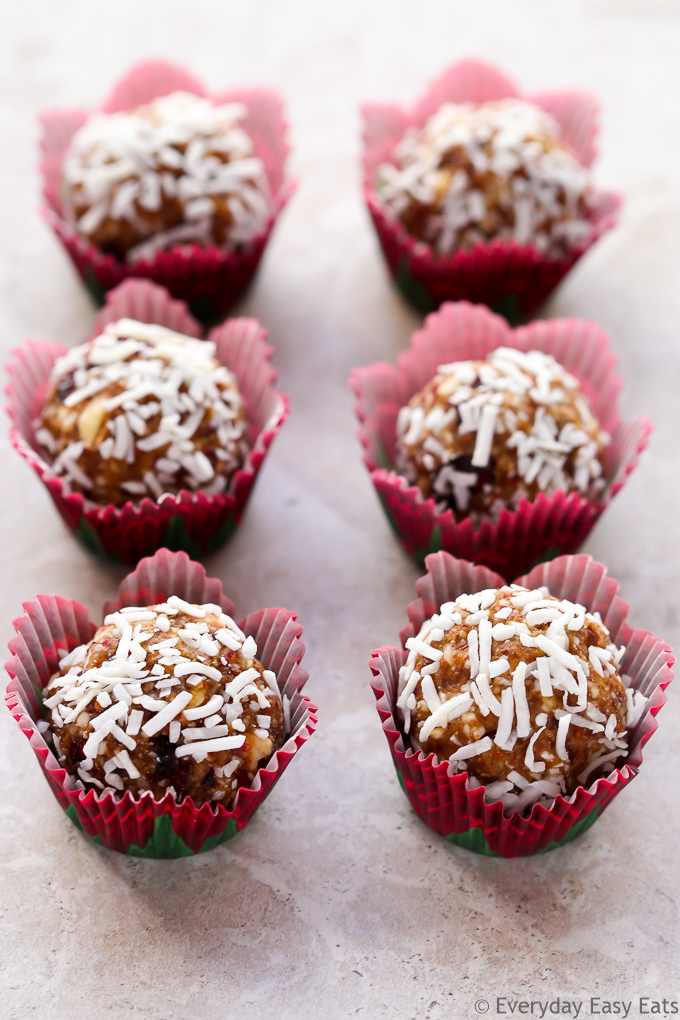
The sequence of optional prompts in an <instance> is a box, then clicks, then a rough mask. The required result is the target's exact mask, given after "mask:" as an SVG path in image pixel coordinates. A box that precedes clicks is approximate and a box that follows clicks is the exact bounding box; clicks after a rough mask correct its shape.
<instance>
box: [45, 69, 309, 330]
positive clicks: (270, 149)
mask: <svg viewBox="0 0 680 1020" xmlns="http://www.w3.org/2000/svg"><path fill="white" fill-rule="evenodd" d="M178 90H182V91H185V92H192V93H194V94H195V95H199V96H207V98H211V97H210V96H209V95H208V94H207V93H206V91H205V90H204V88H203V86H202V85H201V83H200V82H199V81H198V80H197V79H196V78H194V77H193V76H192V75H190V74H188V73H187V72H186V71H184V70H182V69H181V68H179V67H175V66H173V65H171V64H166V63H163V62H158V61H149V62H145V63H143V64H140V65H138V66H137V67H135V68H133V70H132V71H130V72H129V73H128V74H127V75H126V76H125V77H124V78H123V79H122V81H121V82H120V83H119V84H118V85H117V86H116V87H115V89H114V91H113V93H112V95H111V96H110V98H109V99H108V100H107V102H106V103H104V104H103V106H102V107H101V110H102V111H103V112H106V113H114V112H116V111H119V110H130V109H133V108H134V107H136V106H138V105H140V104H144V103H149V102H151V100H153V99H155V98H156V97H158V96H163V95H167V94H168V93H170V92H175V91H178ZM212 98H213V100H214V102H216V103H228V102H242V103H244V104H245V105H246V107H247V114H246V116H245V118H244V120H243V127H244V130H245V131H246V132H247V133H248V134H249V135H250V137H251V139H252V142H253V147H254V150H255V153H256V155H257V156H259V157H260V159H262V161H263V163H264V166H265V170H266V173H267V177H268V180H269V184H270V189H271V194H272V213H271V216H270V218H269V220H268V222H267V225H266V227H265V228H264V230H263V231H262V232H261V233H260V234H258V235H257V236H256V237H254V238H253V239H252V241H250V242H249V244H248V245H247V246H245V247H243V248H240V249H237V250H231V251H227V250H224V249H221V248H218V247H217V246H215V245H209V246H206V247H203V246H200V245H198V244H183V245H174V246H172V247H170V248H168V249H166V250H164V251H159V252H158V253H157V254H156V255H154V256H153V257H151V258H149V259H140V260H139V261H137V262H131V263H127V262H121V261H119V260H118V259H117V258H115V257H114V256H113V255H110V254H106V253H104V252H102V251H100V250H99V249H98V248H96V247H95V246H94V245H92V244H89V243H88V242H87V241H86V240H85V239H84V238H82V237H81V236H80V235H78V234H77V233H76V232H75V230H74V229H73V227H72V226H71V224H69V223H68V222H67V221H66V219H65V217H64V214H63V206H62V199H61V174H62V165H63V160H64V156H65V153H66V150H67V148H68V146H69V144H70V141H71V139H72V137H73V135H74V134H75V132H76V131H77V130H78V128H80V127H81V126H82V125H83V124H84V123H85V121H86V120H87V118H88V116H89V112H88V111H86V110H48V111H46V112H45V113H44V114H43V115H42V117H41V123H42V129H43V136H42V141H41V151H42V160H41V166H40V169H41V173H42V178H43V196H44V200H45V206H44V208H43V217H44V218H45V220H46V222H47V223H48V224H49V225H50V227H52V229H53V230H54V232H55V233H56V235H57V237H58V238H59V240H60V241H61V243H62V244H63V245H64V247H65V249H66V251H67V252H68V254H69V256H70V257H71V260H72V261H73V264H74V265H75V267H76V269H77V270H78V273H79V274H80V276H81V277H82V280H83V282H84V283H85V286H86V287H87V288H88V290H89V291H90V293H91V294H92V296H93V298H94V299H95V301H97V302H98V303H99V304H102V303H103V300H104V295H105V294H106V292H107V291H109V290H111V288H113V287H117V286H118V285H119V284H120V283H121V282H122V281H123V280H126V279H128V278H134V277H145V278H147V279H149V280H153V281H155V282H156V283H158V284H161V285H162V286H163V287H165V288H166V289H167V290H168V291H170V293H171V294H173V295H174V296H175V297H177V298H181V299H182V300H183V301H186V302H187V303H188V304H189V305H190V306H191V310H192V312H193V313H194V314H195V315H196V316H197V317H198V318H200V319H202V320H204V321H205V320H214V319H216V318H220V317H223V316H224V315H225V314H226V313H227V312H228V311H229V309H230V308H231V307H232V306H233V304H234V303H235V301H236V300H237V299H238V298H239V297H240V296H241V294H243V292H244V291H245V290H246V288H247V287H248V285H249V283H250V281H251V280H252V278H253V276H254V274H255V271H256V269H257V266H258V263H259V261H260V258H261V256H262V253H263V251H264V249H265V246H266V244H267V241H268V239H269V235H270V234H271V231H272V229H273V227H274V224H275V222H276V219H277V217H278V215H279V213H280V212H281V210H282V209H283V207H284V205H285V204H286V202H287V201H288V199H289V198H290V196H291V194H292V192H293V190H294V183H293V182H291V181H289V180H287V179H286V177H285V163H286V158H287V156H288V151H289V150H288V145H287V142H286V132H287V126H286V121H285V116H284V108H283V102H282V100H281V98H280V96H279V95H278V94H277V93H275V92H273V91H271V90H268V89H248V90H246V89H240V90H239V89H234V90H231V91H229V92H224V93H221V94H219V95H215V96H213V97H212Z"/></svg>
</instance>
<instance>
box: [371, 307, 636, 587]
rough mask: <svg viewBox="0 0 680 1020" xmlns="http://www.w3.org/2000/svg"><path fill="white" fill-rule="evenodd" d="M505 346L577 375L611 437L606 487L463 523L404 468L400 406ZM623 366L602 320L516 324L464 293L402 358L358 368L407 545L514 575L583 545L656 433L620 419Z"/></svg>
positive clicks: (375, 456)
mask: <svg viewBox="0 0 680 1020" xmlns="http://www.w3.org/2000/svg"><path fill="white" fill-rule="evenodd" d="M501 346H505V347H513V348H516V349H517V350H522V351H530V350H539V351H543V352H545V353H546V354H551V355H553V357H555V358H556V359H557V360H558V361H559V362H560V363H561V364H562V365H563V366H564V367H565V368H566V369H567V371H569V372H571V373H572V374H573V375H574V376H576V378H577V379H578V380H579V382H580V384H581V387H582V389H583V391H584V393H585V394H586V396H587V397H588V398H589V400H590V402H591V404H592V407H593V410H594V412H595V415H596V416H597V419H598V421H599V423H600V425H601V427H602V428H603V429H604V430H605V431H606V432H608V433H609V435H610V436H611V442H610V444H609V446H608V447H607V450H606V455H605V461H606V463H605V472H604V473H605V480H606V485H605V487H604V490H603V492H602V494H601V495H600V496H599V498H598V499H594V500H593V499H587V498H586V497H584V496H582V495H580V494H579V493H577V492H572V493H570V494H568V495H567V494H565V493H564V492H558V493H556V494H555V495H553V496H545V495H544V494H543V493H540V494H539V495H538V497H537V498H536V499H535V500H533V501H530V500H527V499H523V500H521V501H520V503H519V506H518V508H517V509H516V510H507V509H506V510H503V511H502V512H501V514H500V516H499V518H498V521H497V522H496V523H491V522H489V521H484V522H483V523H482V524H481V525H480V526H479V527H477V528H475V527H474V525H473V524H472V521H471V520H470V519H469V518H468V519H466V520H463V521H461V522H459V523H457V522H456V519H455V517H454V514H453V511H452V510H447V511H446V512H445V513H437V509H436V505H435V501H434V500H433V499H424V498H423V496H422V495H421V493H420V490H419V489H418V488H417V486H414V485H410V484H409V482H408V481H407V480H406V479H405V478H404V477H403V476H402V475H399V474H397V472H396V470H395V446H396V422H397V415H398V413H399V409H400V408H401V407H403V406H404V404H406V403H408V401H409V400H410V398H411V397H412V396H413V395H414V393H417V392H418V391H419V390H420V389H421V388H422V387H423V386H424V385H425V383H426V382H427V381H428V380H429V379H431V378H432V376H433V375H435V373H436V371H437V367H438V366H439V365H441V364H447V363H449V362H452V361H466V360H475V359H481V358H486V357H488V355H489V354H491V352H492V351H494V350H496V348H498V347H501ZM615 368H616V355H615V354H614V352H613V351H612V349H611V345H610V341H609V336H608V335H607V334H606V333H605V332H604V331H603V330H602V329H600V328H599V327H598V326H597V325H595V324H594V323H591V322H583V321H581V320H579V319H552V320H548V321H539V322H532V323H531V324H530V325H528V326H522V327H520V328H518V329H514V330H513V329H511V328H510V326H508V324H507V322H506V321H505V320H504V319H502V318H501V317H500V316H498V315H494V314H493V313H492V312H490V311H489V310H488V309H487V308H485V307H483V306H481V305H477V306H475V305H470V304H468V302H466V301H461V302H458V303H447V304H445V305H443V306H442V307H441V308H440V310H439V311H438V312H436V313H433V314H432V315H428V316H427V318H426V319H425V323H424V326H423V328H422V329H420V330H417V331H416V332H415V333H414V334H413V336H412V337H411V343H410V346H409V349H408V350H407V351H405V352H404V353H403V354H402V355H401V356H400V357H399V359H398V362H397V364H396V366H395V365H389V364H387V363H386V362H378V363H376V364H374V365H369V366H368V367H366V368H357V369H354V371H353V372H352V376H351V385H352V388H353V389H354V392H355V393H356V396H357V402H356V405H355V410H356V414H357V417H358V419H359V422H360V427H359V439H360V441H361V444H362V446H363V449H364V463H365V464H366V467H367V468H368V470H369V472H370V474H371V478H372V481H373V484H374V486H375V488H376V491H377V493H378V496H379V498H380V501H381V503H382V505H383V507H384V509H385V512H386V514H387V516H388V518H389V520H390V522H391V523H392V525H393V527H394V530H395V531H396V533H397V535H398V536H399V538H400V539H401V541H402V543H403V545H404V548H405V549H406V551H407V552H408V553H409V554H410V555H412V556H414V557H415V558H416V559H417V560H418V562H422V561H423V560H424V557H425V556H426V555H427V554H428V553H429V552H436V551H437V550H438V549H445V550H446V551H447V552H450V553H453V555H455V556H459V557H462V558H463V559H468V560H473V561H475V562H479V563H485V564H486V565H487V566H490V567H492V568H493V569H494V570H497V571H498V572H499V573H501V574H503V576H504V577H506V578H512V577H515V576H516V575H517V574H519V573H521V572H522V571H523V570H528V569H529V568H530V567H532V566H533V565H534V564H535V563H537V562H538V561H540V560H542V559H545V558H546V557H550V556H554V555H557V554H559V553H573V552H576V551H577V549H578V548H579V546H580V545H581V543H582V542H583V541H584V540H585V538H586V536H587V535H588V534H589V532H590V531H591V530H592V528H593V526H594V525H595V523H596V521H597V520H598V518H599V517H600V515H601V514H602V513H603V512H604V510H605V509H606V507H607V506H608V505H609V503H610V502H611V500H612V499H613V498H614V496H615V495H616V494H617V493H618V492H619V491H620V490H621V488H622V487H623V485H624V483H625V481H626V479H627V477H628V475H629V474H630V473H631V471H632V470H633V469H634V468H635V466H636V464H637V462H638V460H639V457H640V454H641V453H642V451H643V450H644V449H645V447H646V446H647V443H648V440H649V435H650V432H651V425H650V423H649V422H648V421H646V420H645V419H644V418H636V419H635V420H634V421H632V422H624V421H622V420H621V417H620V415H619V408H618V393H619V390H620V389H621V386H622V381H621V379H620V377H619V376H618V375H617V373H616V370H615Z"/></svg>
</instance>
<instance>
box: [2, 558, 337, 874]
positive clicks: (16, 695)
mask: <svg viewBox="0 0 680 1020" xmlns="http://www.w3.org/2000/svg"><path fill="white" fill-rule="evenodd" d="M172 594H175V595H179V596H180V597H181V598H184V599H186V600H187V601H189V602H196V603H203V602H213V603H216V604H217V605H220V606H221V607H222V609H223V610H224V612H225V613H228V614H229V615H230V616H231V615H233V613H234V605H233V603H232V601H231V600H230V599H229V598H228V597H227V596H226V595H225V594H224V592H223V591H222V584H221V582H220V581H218V580H217V579H216V578H211V577H207V576H206V572H205V570H204V568H203V567H202V566H201V565H200V564H198V563H194V562H193V561H192V560H190V559H189V557H188V556H187V555H186V553H182V552H180V553H171V552H169V551H168V550H167V549H161V550H160V551H159V552H158V553H156V555H155V556H153V557H151V558H149V559H145V560H144V561H143V562H142V563H140V564H139V566H138V567H137V569H136V570H135V571H134V573H132V574H129V575H128V576H127V577H126V578H125V580H124V581H123V582H122V584H121V586H120V589H119V593H118V598H117V599H115V600H113V601H112V602H107V603H106V605H105V606H104V615H106V614H108V613H112V612H115V611H116V610H118V609H120V608H121V606H131V605H151V604H153V603H156V602H163V601H165V599H166V598H168V597H169V596H170V595H172ZM22 608H23V610H24V615H23V616H20V617H19V618H18V619H16V620H15V621H14V629H15V630H16V632H17V636H16V637H14V638H12V639H11V641H10V642H9V650H10V652H11V655H12V658H11V659H10V660H9V662H7V663H6V665H5V669H6V670H7V672H8V673H9V676H10V682H9V684H8V686H7V691H6V694H5V700H6V702H7V706H8V708H9V710H10V712H11V713H12V716H13V718H14V719H15V720H16V722H17V723H18V725H19V727H20V729H21V731H22V732H23V733H24V734H25V735H26V737H28V740H29V741H30V744H31V747H32V748H33V751H34V752H35V754H36V757H37V759H38V762H39V764H40V767H41V769H42V771H43V774H44V776H45V778H46V779H47V782H48V783H49V786H50V789H51V790H52V793H53V794H54V796H55V797H56V799H57V801H58V803H59V805H60V807H61V808H63V810H64V811H65V812H66V814H67V815H68V816H69V818H70V819H71V820H72V821H73V822H74V823H75V824H76V825H77V826H78V827H79V828H80V829H81V830H82V831H83V832H84V833H85V834H86V835H87V836H89V837H90V838H91V839H93V840H94V841H95V842H98V843H101V844H102V845H103V846H106V847H108V848H109V849H110V850H118V851H119V852H121V853H126V854H131V855H133V856H136V857H186V856H191V855H192V854H197V853H202V852H203V851H205V850H210V849H212V847H215V846H218V845H219V844H220V843H223V842H225V840H227V839H231V837H232V836H235V835H236V833H237V832H240V830H241V829H243V828H245V826H246V825H247V824H248V822H249V821H250V819H251V818H252V816H253V814H254V813H255V811H256V810H257V809H258V807H259V806H260V804H261V803H262V801H263V800H264V799H265V797H266V796H267V794H268V793H269V792H270V790H271V789H272V787H273V786H274V785H275V783H276V782H277V781H278V779H279V778H280V776H281V774H282V773H283V771H284V769H286V767H287V766H288V764H289V762H290V761H291V759H292V758H293V756H294V755H295V754H296V753H297V751H298V750H299V749H300V748H301V747H302V745H303V744H304V743H305V741H307V740H308V739H309V737H310V736H311V735H312V733H313V732H314V730H315V729H316V723H317V720H316V713H317V711H318V710H317V708H316V706H315V705H313V704H312V702H311V701H310V700H309V698H307V697H305V696H304V694H303V693H302V690H303V687H304V685H305V683H306V682H307V679H308V673H307V672H306V671H305V670H304V669H303V668H302V666H301V665H300V662H301V660H302V657H303V655H304V652H305V646H304V645H303V643H302V641H301V640H300V638H301V635H302V626H301V625H300V624H299V623H298V622H297V617H296V614H295V613H293V612H291V611H290V610H288V609H272V608H268V609H261V610H259V612H255V613H249V614H248V616H246V617H245V618H244V619H243V620H241V621H240V622H239V626H240V627H241V629H242V630H243V631H244V633H245V634H249V635H252V637H254V638H255V640H256V642H257V648H258V659H259V660H260V662H262V664H263V665H264V666H265V667H266V668H267V669H271V670H274V672H275V673H276V675H277V680H278V684H279V689H280V691H281V695H282V696H285V697H287V698H288V699H289V702H290V727H289V731H288V733H287V736H286V741H285V743H284V745H283V747H282V748H281V749H280V750H279V751H277V752H276V753H275V754H274V755H273V756H272V758H271V759H270V761H269V762H268V763H267V765H266V766H265V767H264V768H261V769H259V770H258V773H257V775H256V776H255V779H254V780H253V782H252V783H251V784H250V786H248V787H245V786H244V787H241V788H240V789H239V790H238V792H237V794H236V799H235V801H234V803H233V805H232V807H231V808H226V807H224V806H223V805H222V804H219V803H218V804H212V805H211V804H202V805H201V806H200V807H198V806H197V805H196V804H195V803H194V802H193V800H192V799H191V798H189V797H188V798H186V799H185V800H182V801H180V802H178V801H177V799H176V797H175V796H174V794H172V793H168V794H166V795H165V797H163V798H162V799H161V800H157V799H156V798H155V797H154V796H153V794H152V793H150V792H147V793H142V794H138V795H135V796H133V795H132V794H131V793H130V792H127V793H125V794H124V795H123V796H122V797H117V796H115V795H114V794H113V793H112V792H111V791H107V792H106V793H103V794H100V793H97V792H95V791H94V790H93V789H89V790H87V791H85V790H84V789H82V788H81V787H80V785H79V784H77V783H76V782H75V781H74V780H73V779H72V778H71V776H69V774H68V773H67V772H66V771H65V769H63V768H62V767H61V766H60V765H59V763H58V761H57V759H56V758H55V756H54V753H53V751H52V749H51V748H50V747H49V745H48V744H47V743H46V741H45V739H44V738H43V736H42V735H41V734H40V732H39V730H38V728H37V723H38V720H40V719H41V718H42V708H41V702H42V692H43V690H44V688H45V687H46V685H47V684H48V682H49V680H50V677H51V676H52V674H53V673H54V672H55V671H56V670H57V668H58V665H59V659H60V658H61V657H62V656H63V655H65V654H66V653H67V652H68V651H70V650H71V649H72V648H75V647H76V646H77V645H79V644H82V643H84V642H86V641H89V640H90V638H91V637H92V635H93V634H94V632H95V630H96V629H97V625H96V624H95V623H93V622H92V621H91V619H90V617H89V613H88V610H87V609H86V608H85V606H83V605H81V604H80V603H79V602H75V601H73V600H72V599H65V598H62V597H61V596H58V595H38V596H37V598H36V599H35V600H34V601H32V602H26V603H24V604H23V607H22Z"/></svg>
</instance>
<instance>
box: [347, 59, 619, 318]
mask: <svg viewBox="0 0 680 1020" xmlns="http://www.w3.org/2000/svg"><path fill="white" fill-rule="evenodd" d="M511 97H517V98H525V99H527V100H528V101H529V102H532V103H535V104H537V105H538V106H541V107H542V108H543V109H544V110H546V112H547V113H549V114H550V115H551V116H552V117H554V119H555V120H556V121H557V123H558V124H559V126H560V129H561V133H562V138H563V140H564V141H565V143H566V144H567V146H568V147H569V148H570V149H571V150H572V152H573V153H574V155H575V156H576V157H577V159H578V160H579V162H581V163H582V164H583V165H584V166H586V167H590V166H591V164H592V162H593V160H594V159H595V154H596V147H595V140H596V137H597V131H598V117H599V109H598V104H597V101H596V100H595V99H594V97H593V96H591V95H590V94H588V93H585V92H578V91H569V92H553V93H550V92H541V93H538V94H535V95H528V96H524V97H520V94H519V92H518V90H517V88H516V86H515V84H514V83H513V82H512V81H511V80H510V79H509V78H507V77H506V76H505V75H504V74H503V73H502V72H501V71H499V70H498V69H497V68H495V67H492V66H491V65H488V64H483V63H480V62H479V61H471V60H465V61H462V62H461V63H457V64H454V65H453V66H452V67H449V68H448V69H447V70H446V71H444V73H443V74H442V75H440V77H439V78H437V79H436V81H434V82H433V83H432V84H431V85H430V87H429V89H428V90H427V92H426V93H425V95H424V96H423V97H422V99H420V101H419V102H417V103H416V104H415V106H414V107H413V108H412V109H410V110H404V109H401V108H400V107H398V106H395V105H394V104H382V105H377V104H366V105H364V106H363V108H362V113H363V120H364V132H363V139H364V153H363V169H364V185H363V188H364V199H365V202H366V204H367V206H368V210H369V212H370V215H371V218H372V220H373V224H374V226H375V229H376V232H377V234H378V238H379V240H380V244H381V247H382V250H383V254H384V256H385V260H386V262H387V265H388V267H389V270H390V273H391V274H392V276H393V278H394V281H395V283H396V285H397V286H398V287H399V289H400V290H401V291H402V293H403V294H404V295H405V297H406V298H407V299H408V300H409V301H410V302H411V303H412V304H414V305H415V306H416V307H417V308H419V309H420V310H421V311H426V312H428V311H432V310H433V309H434V308H437V307H439V305H440V304H441V303H442V302H443V301H459V300H461V299H467V300H468V301H474V302H479V303H483V304H486V305H489V307H491V308H494V309H495V310H496V311H500V312H502V313H503V314H504V315H506V317H507V318H509V319H510V320H513V321H514V320H517V319H520V318H523V317H525V316H527V315H529V314H530V313H531V312H533V311H534V310H535V309H536V308H537V307H538V306H539V305H540V304H541V303H542V302H543V301H544V300H545V299H546V298H547V297H548V295H549V294H550V293H551V291H552V290H554V288H555V287H556V286H557V285H558V283H559V282H560V281H561V280H562V279H563V277H564V276H565V275H566V274H567V273H568V272H569V270H570V269H571V268H572V266H574V265H575V263H576V262H578V260H579V259H580V258H581V257H582V256H583V255H584V254H585V253H586V251H588V249H589V248H591V247H592V245H593V244H595V242H596V241H597V240H598V239H599V238H600V237H601V236H602V235H603V234H604V233H605V232H606V231H607V230H609V229H611V228H612V227H613V226H615V225H616V222H617V214H618V210H619V208H620V206H621V198H620V196H619V195H617V194H614V193H613V192H597V193H596V194H595V196H594V199H593V211H592V224H593V234H592V237H591V239H590V241H589V242H588V243H586V244H581V245H578V246H574V247H573V248H572V249H571V250H570V252H569V254H568V255H566V256H564V257H562V258H554V257H553V258H550V257H548V256H546V255H545V254H543V253H542V252H540V251H539V250H538V249H537V248H536V247H534V246H533V245H531V244H523V245H521V244H518V243H517V242H516V241H511V240H500V239H496V240H492V241H488V242H485V243H480V244H478V245H476V246H475V247H473V248H470V249H465V250H462V249H461V250H459V251H456V252H454V253H453V254H450V255H437V254H435V252H434V251H433V249H432V248H430V247H429V246H428V245H426V244H423V243H422V242H420V241H419V240H418V239H417V238H415V237H413V236H411V235H410V234H409V233H408V232H407V230H406V228H405V227H404V226H403V224H402V223H401V222H400V221H399V220H398V219H397V217H395V216H394V214H393V213H392V212H391V211H390V210H389V209H388V208H387V207H386V206H385V205H384V203H383V202H382V201H381V199H380V196H379V195H378V193H377V191H376V171H377V168H378V167H379V165H380V164H381V163H384V162H390V161H391V160H392V158H393V152H394V148H395V146H396V145H397V144H398V143H399V141H400V140H401V138H402V137H403V136H404V134H405V132H406V131H407V130H408V129H409V128H422V127H423V126H424V125H425V122H426V121H427V120H428V119H429V118H430V117H431V116H432V114H434V113H435V112H436V111H437V110H438V109H439V107H440V106H441V105H442V104H443V103H445V102H454V103H463V102H474V103H481V102H486V101H489V100H494V99H506V98H511Z"/></svg>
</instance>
